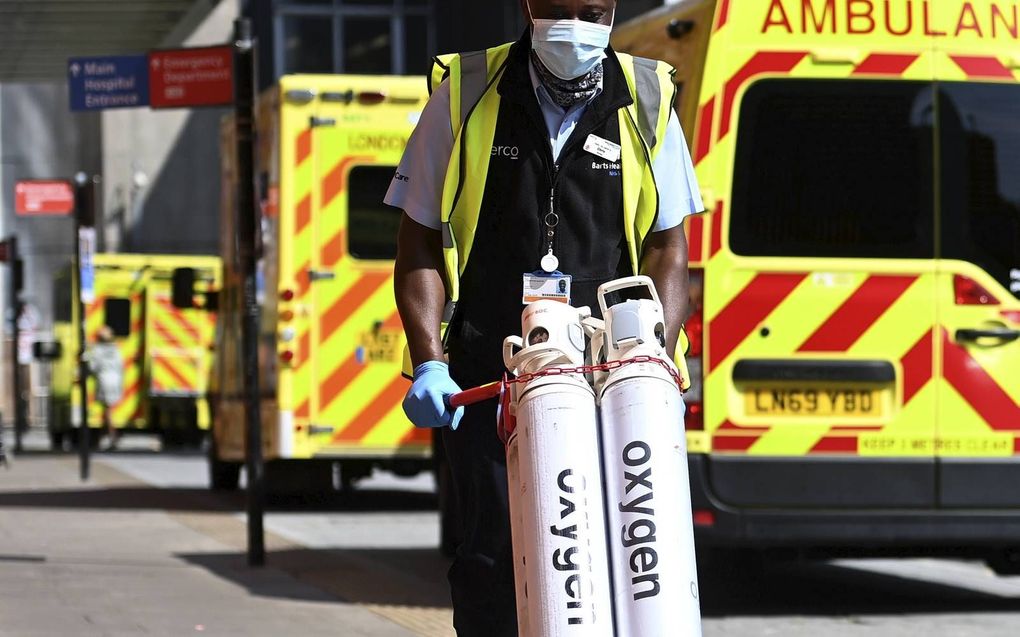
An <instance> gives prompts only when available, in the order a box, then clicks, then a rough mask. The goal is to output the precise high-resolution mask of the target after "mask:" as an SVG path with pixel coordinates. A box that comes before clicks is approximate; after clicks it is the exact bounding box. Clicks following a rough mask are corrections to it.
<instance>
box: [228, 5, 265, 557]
mask: <svg viewBox="0 0 1020 637" xmlns="http://www.w3.org/2000/svg"><path fill="white" fill-rule="evenodd" d="M254 117H255V41H254V39H253V37H252V31H251V21H250V20H248V19H246V18H242V19H239V20H235V21H234V125H235V127H236V135H237V140H236V141H237V246H238V247H237V267H238V268H239V269H240V275H241V279H242V281H243V282H244V283H243V286H244V287H243V291H242V293H243V295H244V297H243V299H242V312H243V315H242V317H241V321H242V322H241V350H242V354H241V355H242V359H243V363H244V371H243V373H244V419H245V437H244V440H245V451H246V453H245V463H246V470H247V477H248V564H250V565H251V566H262V565H263V564H265V562H266V546H265V534H264V532H263V525H262V518H263V515H264V513H265V467H264V466H263V462H262V418H261V416H260V413H259V350H258V337H259V306H258V299H257V297H256V289H255V285H256V278H255V277H256V272H255V238H256V237H255V232H256V224H255V221H256V215H257V214H258V209H257V208H256V206H255V202H256V195H255V120H254Z"/></svg>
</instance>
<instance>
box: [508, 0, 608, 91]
mask: <svg viewBox="0 0 1020 637" xmlns="http://www.w3.org/2000/svg"><path fill="white" fill-rule="evenodd" d="M528 17H531V3H530V2H529V3H528ZM615 18H616V15H615V14H614V15H613V19H614V20H615ZM531 21H532V23H534V25H535V26H534V29H533V30H532V36H531V46H532V48H534V49H535V53H536V54H537V55H538V59H540V60H542V64H544V65H545V67H546V68H547V69H549V71H550V72H552V74H553V75H555V76H556V77H558V78H560V79H562V80H573V79H575V78H578V77H581V76H584V75H587V74H588V73H591V71H592V69H594V68H595V67H596V66H598V65H599V63H600V62H601V61H602V60H603V59H605V57H606V47H607V46H609V35H610V34H611V33H612V31H613V27H612V25H609V26H606V25H604V24H595V23H594V22H586V21H584V20H536V19H534V18H533V17H531Z"/></svg>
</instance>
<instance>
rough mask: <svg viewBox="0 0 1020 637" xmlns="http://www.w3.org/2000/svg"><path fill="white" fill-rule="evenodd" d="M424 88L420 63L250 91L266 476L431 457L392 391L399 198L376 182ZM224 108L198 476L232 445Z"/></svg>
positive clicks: (339, 477) (218, 480)
mask: <svg viewBox="0 0 1020 637" xmlns="http://www.w3.org/2000/svg"><path fill="white" fill-rule="evenodd" d="M427 99H428V93H427V88H426V81H425V78H423V77H394V76H350V75H289V76H284V77H282V78H280V80H279V82H278V84H277V85H276V86H274V87H272V88H270V89H269V90H268V91H267V92H266V93H264V94H263V95H262V96H261V98H260V99H259V102H258V105H257V122H258V130H259V137H258V147H257V149H256V175H257V182H258V185H259V192H260V194H259V199H260V200H261V213H260V224H259V227H260V241H259V255H258V281H259V287H258V297H259V303H260V308H261V334H260V339H259V342H260V352H259V360H260V371H259V373H260V379H259V380H260V384H261V389H260V394H261V396H262V402H261V416H262V424H263V430H262V431H263V441H264V444H265V448H264V449H263V454H264V457H265V459H266V460H267V467H266V471H267V476H268V478H267V485H268V488H269V489H271V490H274V491H278V492H288V493H293V492H300V493H310V492H321V491H328V490H330V489H333V488H335V487H340V486H342V487H347V486H351V485H353V484H354V482H356V481H357V480H358V479H360V478H362V477H365V476H368V475H370V474H371V472H372V471H373V469H374V468H384V469H387V470H390V471H393V472H395V473H397V474H399V475H405V476H407V475H414V474H417V473H418V472H420V471H422V470H427V469H429V468H430V467H431V462H432V460H431V458H432V436H431V432H429V431H428V430H418V429H415V428H414V427H413V426H412V425H411V423H410V422H409V421H408V420H407V419H406V417H405V416H404V413H403V410H402V409H401V406H400V404H401V401H402V400H403V397H404V393H405V392H406V391H407V387H408V382H407V380H405V379H404V378H402V377H401V373H400V370H401V362H402V352H403V348H404V335H403V328H402V325H401V322H400V318H399V316H398V314H397V308H396V303H395V301H394V297H393V261H394V257H395V256H396V238H397V228H398V226H399V223H400V215H401V212H400V211H399V210H396V209H394V208H390V207H388V206H385V205H384V204H383V202H382V201H383V197H384V195H385V194H386V190H387V188H388V187H389V184H390V181H391V180H392V179H393V174H394V172H395V170H396V166H397V163H398V162H399V160H400V157H401V155H402V154H403V151H404V147H405V146H406V144H407V139H408V137H409V136H410V135H411V131H412V130H413V129H414V126H415V124H416V123H417V121H418V118H419V116H420V114H421V111H422V108H424V106H425V102H426V101H427ZM233 126H234V125H233V119H232V118H230V117H228V118H225V120H224V122H223V127H222V134H221V140H222V148H223V152H222V153H221V154H222V157H223V158H224V159H223V180H222V182H223V185H224V186H223V214H222V225H221V237H222V246H221V250H222V255H223V258H224V260H225V263H226V264H227V268H226V270H227V274H226V278H225V280H224V286H223V289H222V292H221V304H220V309H221V311H220V315H219V341H218V342H219V344H220V345H221V346H220V347H219V348H218V350H217V352H216V364H215V372H214V380H213V382H214V385H215V390H214V395H215V398H214V420H213V432H214V436H213V444H212V445H211V447H210V462H209V468H210V484H211V486H212V487H213V488H216V489H229V488H236V486H237V484H238V472H239V470H240V467H241V464H242V462H243V460H244V422H245V419H244V402H243V387H242V384H243V378H244V375H243V373H242V371H243V370H242V367H241V328H240V325H241V319H242V315H241V309H242V308H241V291H242V290H241V280H240V278H238V277H237V275H236V274H234V272H235V271H236V268H234V267H233V265H232V264H234V263H235V260H236V255H237V251H236V245H235V240H236V235H237V233H236V227H235V226H236V223H235V215H236V211H235V207H234V193H235V192H236V189H237V182H236V174H237V171H236V169H235V165H234V157H235V154H236V153H235V147H236V146H235V135H234V128H233Z"/></svg>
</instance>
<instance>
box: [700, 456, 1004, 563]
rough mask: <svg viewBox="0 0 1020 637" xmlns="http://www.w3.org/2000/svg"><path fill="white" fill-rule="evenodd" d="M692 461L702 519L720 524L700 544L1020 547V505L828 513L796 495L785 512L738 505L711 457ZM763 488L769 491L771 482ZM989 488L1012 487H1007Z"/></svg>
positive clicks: (835, 507)
mask: <svg viewBox="0 0 1020 637" xmlns="http://www.w3.org/2000/svg"><path fill="white" fill-rule="evenodd" d="M689 463H690V465H689V466H690V476H691V501H692V505H693V508H694V510H695V512H699V513H700V515H698V516H697V517H698V519H700V520H704V519H705V518H706V517H709V516H707V515H706V514H705V512H707V511H710V512H711V513H712V516H711V517H712V518H713V519H714V521H713V523H712V524H698V525H696V526H695V534H696V536H697V539H698V542H699V544H703V545H713V546H720V547H745V548H762V549H766V548H788V549H799V550H812V549H823V550H840V549H847V550H855V551H859V550H868V549H873V550H876V551H883V552H884V551H894V552H900V553H910V552H917V553H925V552H930V551H937V550H940V549H942V550H945V551H951V552H966V551H968V550H970V551H973V550H980V549H982V548H999V547H1016V546H1020V507H1001V508H1000V507H995V508H992V507H987V508H980V509H978V508H967V509H964V508H939V507H937V506H935V505H934V503H930V504H929V505H927V506H925V505H921V506H914V507H911V506H883V507H853V506H847V505H846V503H843V504H842V506H840V505H839V504H837V503H835V502H834V503H833V504H832V506H828V507H826V506H824V505H823V504H822V503H820V502H811V503H810V504H807V503H804V504H800V505H798V503H797V502H796V498H795V497H794V498H791V499H790V500H789V501H788V502H785V503H783V504H782V505H779V506H766V505H763V504H755V505H742V506H735V505H733V504H730V503H727V502H724V501H723V500H722V499H721V498H720V497H719V496H718V494H716V493H714V492H713V490H712V487H711V484H712V483H711V481H710V477H709V473H710V471H711V470H712V469H711V466H710V462H709V460H708V458H707V457H706V456H704V455H702V454H691V455H690V457H689ZM775 473H776V474H777V479H784V478H783V476H782V472H780V471H776V472H775ZM759 479H760V477H759ZM758 486H760V487H761V488H762V489H763V490H768V489H769V485H767V484H762V485H758ZM988 487H989V488H998V489H1008V488H1011V487H1010V486H1007V485H1004V484H1001V483H999V484H996V485H988ZM889 488H895V487H894V486H893V485H889ZM805 505H806V506H805Z"/></svg>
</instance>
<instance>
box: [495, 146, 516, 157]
mask: <svg viewBox="0 0 1020 637" xmlns="http://www.w3.org/2000/svg"><path fill="white" fill-rule="evenodd" d="M492 156H493V157H509V158H510V159H517V158H518V157H520V156H521V149H520V148H518V147H517V146H493V147H492Z"/></svg>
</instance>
